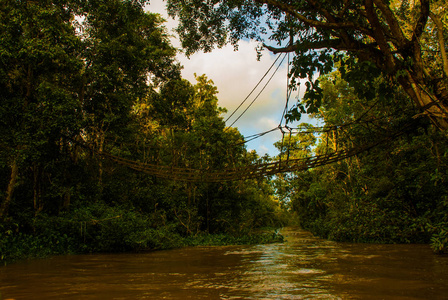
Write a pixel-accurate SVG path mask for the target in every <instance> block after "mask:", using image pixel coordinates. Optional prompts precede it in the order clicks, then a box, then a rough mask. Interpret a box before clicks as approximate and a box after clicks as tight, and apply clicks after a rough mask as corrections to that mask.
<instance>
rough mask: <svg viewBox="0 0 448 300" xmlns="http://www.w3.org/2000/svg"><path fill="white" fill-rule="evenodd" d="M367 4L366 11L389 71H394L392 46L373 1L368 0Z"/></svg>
mask: <svg viewBox="0 0 448 300" xmlns="http://www.w3.org/2000/svg"><path fill="white" fill-rule="evenodd" d="M365 6H366V13H367V20H368V21H369V23H370V25H371V26H372V30H373V36H374V38H375V41H376V42H377V43H378V46H379V47H380V50H381V52H382V53H383V54H384V56H385V59H386V64H387V69H388V70H389V71H393V70H394V68H395V62H394V57H393V55H392V52H391V49H390V46H389V44H388V43H387V40H386V37H385V34H384V32H383V28H382V26H381V24H380V21H379V20H378V16H377V14H376V12H375V9H374V7H373V1H372V0H366V1H365Z"/></svg>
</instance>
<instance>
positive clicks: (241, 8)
mask: <svg viewBox="0 0 448 300" xmlns="http://www.w3.org/2000/svg"><path fill="white" fill-rule="evenodd" d="M146 2H148V1H144V0H140V1H138V0H126V1H120V0H107V1H99V0H90V1H80V0H60V1H49V0H48V1H47V0H44V1H14V0H5V1H2V3H1V4H0V7H1V10H0V34H1V36H0V65H1V68H0V91H1V94H0V99H1V102H0V127H1V128H0V260H2V261H12V260H15V259H21V258H25V257H36V256H44V255H49V254H57V253H86V252H100V251H138V250H148V249H162V248H172V247H180V246H187V245H197V244H230V243H233V244H235V243H262V242H272V241H281V240H282V237H281V236H280V235H278V234H276V233H266V231H262V230H261V229H265V228H271V229H272V228H279V227H282V226H284V225H286V224H288V222H298V223H299V224H300V225H301V226H302V227H304V228H305V229H309V230H310V231H312V232H313V233H315V234H316V235H319V236H322V237H325V238H329V239H333V240H339V241H354V242H382V243H403V242H405V243H411V242H412V243H415V242H418V243H420V242H423V243H431V245H432V247H433V249H434V250H435V251H436V252H444V251H447V249H448V190H447V188H446V187H447V181H448V171H447V164H448V139H447V134H446V128H447V127H448V126H447V124H448V122H447V119H448V117H447V116H448V114H447V113H446V111H447V110H446V107H448V100H447V94H448V92H447V89H446V86H447V77H448V62H447V58H446V53H445V51H446V45H445V44H444V40H446V38H447V34H448V33H447V31H446V27H447V20H448V17H447V14H446V11H445V8H444V6H443V5H442V4H443V3H442V2H440V3H439V1H432V2H430V1H424V0H421V1H420V2H411V1H409V2H408V1H402V2H400V3H401V4H400V3H398V2H397V1H390V2H385V1H380V0H377V1H369V0H367V1H353V2H352V1H343V2H341V1H321V2H318V3H317V2H316V1H312V0H307V1H305V0H304V1H282V2H280V1H275V0H267V1H244V0H239V1H222V2H220V1H214V2H213V3H212V2H210V1H205V2H204V1H197V0H191V1H184V0H183V1H174V0H170V1H168V2H167V5H168V11H169V12H170V14H171V15H172V16H176V17H178V19H179V28H178V32H179V36H180V38H181V39H182V43H183V47H184V49H185V51H186V53H187V54H191V53H194V52H196V51H210V50H211V49H213V47H214V46H223V45H224V44H226V43H228V42H230V43H233V44H234V45H235V46H237V42H238V40H240V39H243V38H248V39H255V40H258V41H260V43H261V44H260V45H261V47H262V48H263V47H264V48H266V49H268V50H269V51H271V52H273V53H282V52H291V53H294V54H295V55H294V59H293V61H292V62H291V66H290V67H291V68H290V74H289V76H290V82H291V84H290V86H291V87H290V88H291V89H296V88H297V86H298V81H297V79H298V78H308V79H309V81H308V83H307V91H306V93H305V96H304V97H303V98H302V99H297V102H296V103H295V106H294V107H293V108H292V109H291V110H290V111H289V112H288V113H287V115H286V119H287V121H288V122H289V123H288V124H289V125H290V126H293V124H297V123H298V122H300V118H301V116H302V114H309V115H310V116H312V117H313V118H314V119H315V120H316V121H317V122H318V123H319V124H323V125H322V126H320V127H319V128H318V127H317V126H315V125H312V124H302V125H300V128H302V129H301V130H299V131H295V132H294V134H290V135H289V136H288V135H286V136H284V138H283V139H282V140H281V141H279V142H277V143H276V146H277V147H278V149H279V152H280V154H279V156H278V157H273V158H270V157H259V155H258V154H257V153H256V152H254V151H248V150H247V149H246V147H245V144H244V140H243V136H242V135H241V134H240V133H239V132H238V130H237V129H235V128H229V127H226V124H225V122H224V120H223V114H224V113H225V112H226V111H225V109H224V108H220V107H219V106H218V96H217V94H218V91H217V88H216V87H215V86H214V83H213V81H212V80H210V79H208V78H207V76H206V75H199V76H196V82H193V83H192V82H189V81H187V80H185V79H183V78H181V75H180V74H181V73H180V70H181V68H182V66H180V65H179V64H178V63H177V62H176V60H175V55H176V49H175V48H174V47H173V46H172V45H171V44H170V42H169V39H168V33H167V31H166V29H165V28H164V26H163V22H164V20H163V19H162V18H161V17H160V15H158V14H153V13H150V12H145V10H144V7H145V4H146ZM215 2H216V3H215ZM274 42H275V43H276V45H277V46H278V45H280V46H278V47H277V46H276V47H272V46H269V44H270V43H274ZM282 45H283V46H282ZM284 45H287V46H284ZM260 50H261V49H260ZM259 54H261V52H260V53H259ZM254 55H256V53H255V51H254ZM316 74H319V75H320V76H316ZM367 144H372V147H368V148H366V151H364V152H362V153H357V154H356V155H352V156H351V157H349V158H346V159H344V160H340V161H338V162H335V163H332V164H328V165H324V166H320V167H316V168H312V169H309V170H305V171H300V172H288V173H283V174H278V175H276V176H271V177H269V176H267V177H261V178H256V179H246V180H236V181H226V182H218V183H210V182H205V181H203V182H184V181H181V180H170V179H162V178H158V177H156V176H154V175H149V174H146V173H144V172H138V171H135V170H132V169H130V168H128V167H126V166H125V165H122V164H117V163H116V162H114V161H112V160H109V159H107V155H108V156H109V157H110V156H116V157H120V158H123V159H127V160H129V161H133V162H138V163H141V164H145V163H150V164H153V165H160V166H171V167H179V168H195V169H201V170H222V169H225V168H229V167H233V168H235V167H239V166H246V165H250V164H257V163H262V162H269V161H274V160H284V161H285V160H288V159H291V160H292V159H300V158H306V157H310V156H316V155H328V154H331V153H337V152H338V151H341V150H344V149H352V148H353V149H354V148H359V147H361V146H363V145H367ZM106 154H107V155H106Z"/></svg>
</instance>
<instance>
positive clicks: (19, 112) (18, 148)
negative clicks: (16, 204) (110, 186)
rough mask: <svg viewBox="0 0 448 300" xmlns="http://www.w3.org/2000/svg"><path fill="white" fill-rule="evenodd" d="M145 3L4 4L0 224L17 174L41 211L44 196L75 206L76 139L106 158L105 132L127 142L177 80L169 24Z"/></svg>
mask: <svg viewBox="0 0 448 300" xmlns="http://www.w3.org/2000/svg"><path fill="white" fill-rule="evenodd" d="M145 2H146V1H119V0H107V1H95V0H93V1H72V0H63V1H49V0H45V1H12V0H11V1H10V0H6V1H2V2H1V4H0V8H1V10H0V34H1V37H0V48H1V51H0V89H1V91H2V92H1V93H0V100H1V102H0V145H1V150H0V151H1V156H0V172H1V180H2V184H1V186H2V188H1V189H2V190H3V191H5V192H4V193H1V198H2V199H1V201H0V219H1V218H2V217H5V216H6V215H7V211H8V207H9V205H10V204H11V202H12V199H13V194H14V191H15V189H16V188H17V184H16V183H17V182H18V181H17V178H18V176H19V175H21V176H22V180H21V182H22V184H23V187H24V191H22V192H23V193H24V194H26V193H27V191H26V190H27V188H29V187H30V186H31V187H32V188H31V189H32V192H31V194H32V195H33V196H32V198H33V199H34V209H35V211H36V213H37V212H40V211H41V210H42V208H43V204H44V201H43V199H42V198H43V197H42V195H43V194H44V192H45V190H46V191H47V193H48V194H49V196H48V197H47V199H51V200H55V199H57V201H47V203H51V204H50V205H52V206H53V207H57V206H58V204H55V203H58V202H60V199H61V198H62V199H65V200H63V202H64V203H65V204H64V206H68V205H69V203H70V201H69V199H70V194H71V193H72V191H71V189H72V188H73V186H74V184H73V183H72V182H71V180H72V174H71V171H70V170H69V169H70V167H71V166H72V165H73V164H75V162H76V161H78V160H79V157H77V155H78V154H79V153H80V152H79V151H77V146H76V144H75V142H74V141H76V140H78V141H79V140H84V141H86V142H89V143H91V144H96V146H97V148H96V150H99V151H102V147H103V143H104V139H105V138H106V134H109V137H113V138H115V139H118V138H123V136H125V134H124V129H126V128H127V127H128V126H127V125H128V123H129V122H130V120H131V118H130V114H131V109H132V107H133V104H134V103H135V102H136V101H137V100H138V99H139V98H143V97H145V96H146V94H147V93H148V91H149V90H150V89H151V88H155V87H156V86H157V85H158V84H160V82H163V81H166V80H168V79H169V78H174V77H177V78H178V77H179V76H180V67H179V65H178V64H177V63H176V62H175V59H174V57H175V53H176V50H175V48H174V47H172V46H171V45H170V43H169V39H168V36H167V34H166V30H165V28H164V27H163V26H162V23H163V19H162V18H161V17H160V16H159V15H156V14H151V13H145V12H144V10H143V5H144V4H145ZM101 164H102V162H98V165H99V166H100V168H99V173H100V174H99V176H98V178H99V179H100V182H101V172H102V168H101ZM90 173H93V172H90ZM5 174H7V175H5ZM78 179H79V178H78ZM5 182H6V183H5ZM26 198H27V197H26V196H24V197H22V200H23V201H27V199H26ZM56 210H57V209H56Z"/></svg>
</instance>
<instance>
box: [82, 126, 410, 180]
mask: <svg viewBox="0 0 448 300" xmlns="http://www.w3.org/2000/svg"><path fill="white" fill-rule="evenodd" d="M413 128H415V124H414V122H409V123H408V124H407V125H406V126H403V127H402V128H401V130H400V131H397V132H394V133H391V134H389V135H387V136H386V137H384V138H383V139H381V140H378V141H375V142H372V143H369V144H366V145H362V146H358V147H353V148H350V149H344V150H340V151H335V152H331V153H327V154H322V155H315V156H310V157H306V158H299V159H289V158H288V159H281V157H280V159H279V160H278V161H275V162H267V163H257V164H250V165H246V166H242V167H236V168H226V169H222V170H212V169H209V168H203V169H195V168H187V167H176V166H165V165H160V164H149V163H142V162H138V161H134V160H130V159H126V158H123V157H120V156H116V155H112V154H110V153H107V152H100V151H97V150H93V149H91V150H92V151H93V152H95V153H96V154H97V155H99V156H101V157H103V158H105V159H108V160H111V161H113V162H115V163H117V164H120V165H122V166H126V167H128V168H130V169H132V170H135V171H139V172H144V173H146V174H148V175H152V176H155V177H159V178H164V179H169V180H174V181H183V182H223V181H235V180H245V179H254V178H259V177H264V176H270V175H275V174H280V173H287V172H298V171H304V170H308V169H311V168H316V167H319V166H323V165H328V164H331V163H334V162H337V161H341V160H344V159H347V158H350V157H352V156H355V155H358V154H360V153H362V152H365V151H368V150H370V149H372V148H374V147H376V146H378V145H380V144H384V143H387V142H390V141H393V140H394V139H396V138H397V137H399V136H401V135H403V134H406V133H407V132H408V131H409V130H411V129H413ZM84 146H85V145H84Z"/></svg>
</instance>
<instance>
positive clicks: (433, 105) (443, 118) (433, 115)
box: [398, 72, 448, 130]
mask: <svg viewBox="0 0 448 300" xmlns="http://www.w3.org/2000/svg"><path fill="white" fill-rule="evenodd" d="M398 81H399V83H400V84H401V86H402V87H403V88H404V90H405V91H406V93H407V94H408V95H409V96H410V97H411V99H412V100H413V101H414V102H415V103H416V104H417V106H418V107H419V108H420V109H421V110H422V114H424V115H426V116H428V117H429V118H430V119H431V121H432V122H433V124H434V125H436V126H437V127H438V128H439V129H441V130H446V129H448V91H447V90H446V87H445V86H444V84H443V82H442V81H438V82H436V84H435V87H434V88H432V89H430V88H429V87H428V86H427V85H425V84H423V83H420V82H418V80H416V79H415V78H414V76H412V74H411V73H410V72H408V73H407V76H405V77H404V76H403V77H399V78H398ZM434 90H435V92H434Z"/></svg>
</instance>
